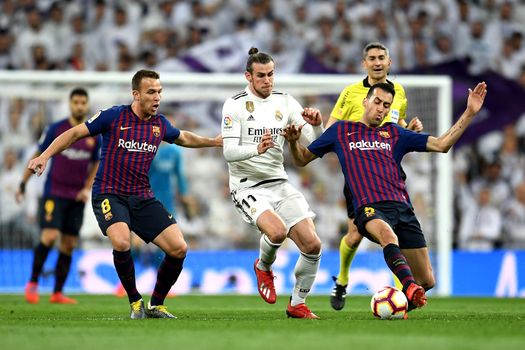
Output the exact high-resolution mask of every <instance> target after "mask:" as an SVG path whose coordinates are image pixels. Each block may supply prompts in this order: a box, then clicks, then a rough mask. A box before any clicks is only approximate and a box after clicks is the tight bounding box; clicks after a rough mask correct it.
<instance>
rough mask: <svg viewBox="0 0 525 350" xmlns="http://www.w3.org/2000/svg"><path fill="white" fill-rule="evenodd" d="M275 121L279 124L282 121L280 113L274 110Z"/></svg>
mask: <svg viewBox="0 0 525 350" xmlns="http://www.w3.org/2000/svg"><path fill="white" fill-rule="evenodd" d="M275 120H277V121H279V122H280V121H281V120H283V114H282V113H281V111H279V110H276V111H275Z"/></svg>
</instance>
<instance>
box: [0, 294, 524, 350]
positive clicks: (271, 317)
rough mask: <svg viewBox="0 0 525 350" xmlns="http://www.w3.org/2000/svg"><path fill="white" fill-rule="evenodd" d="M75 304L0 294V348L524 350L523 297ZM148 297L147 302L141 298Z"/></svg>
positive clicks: (85, 298)
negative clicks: (385, 317) (396, 311)
mask: <svg viewBox="0 0 525 350" xmlns="http://www.w3.org/2000/svg"><path fill="white" fill-rule="evenodd" d="M76 297H77V298H78V300H79V304H78V305H53V304H50V303H49V302H48V300H47V299H48V298H47V296H45V295H44V296H42V297H41V301H40V304H38V305H29V304H26V302H25V301H24V299H23V296H21V295H0V348H1V349H2V350H11V349H13V350H14V349H17V350H23V349H39V350H40V349H42V350H47V349H67V350H77V349H89V350H96V349H110V350H116V349H130V350H131V349H149V350H151V349H177V350H187V349H267V350H279V349H287V350H288V349H321V350H331V349H365V348H366V349H391V348H401V349H404V350H409V349H418V350H430V349H440V350H443V349H447V350H448V349H473V350H474V349H476V350H480V349H491V350H493V349H505V350H511V349H520V350H523V349H525V299H523V298H522V299H496V298H493V299H490V298H437V297H430V298H429V304H428V305H427V306H426V307H425V308H423V309H421V310H417V311H415V312H411V313H410V317H409V319H408V320H396V321H381V320H376V319H374V317H373V316H372V314H371V312H370V309H369V301H370V298H369V297H362V296H358V297H354V296H349V297H348V298H347V306H346V308H345V309H344V310H343V311H333V310H332V309H331V308H330V305H329V300H328V299H329V298H328V296H311V297H309V298H308V305H309V306H310V308H311V309H312V310H313V311H314V312H315V313H317V314H318V315H319V316H320V317H321V318H322V319H321V320H316V321H312V320H296V319H288V318H287V317H286V314H285V312H284V310H285V308H286V303H287V299H288V298H287V297H285V296H280V298H278V300H277V303H276V304H274V305H268V304H265V303H264V302H263V301H262V299H260V298H259V297H258V296H235V295H230V296H201V295H190V296H179V297H175V298H170V299H167V300H166V305H167V306H168V308H169V310H170V311H171V312H172V313H174V314H175V315H177V317H178V319H177V320H157V319H145V320H130V319H129V318H128V317H129V305H128V304H127V299H119V298H116V297H114V296H93V295H79V296H76ZM146 301H147V300H146Z"/></svg>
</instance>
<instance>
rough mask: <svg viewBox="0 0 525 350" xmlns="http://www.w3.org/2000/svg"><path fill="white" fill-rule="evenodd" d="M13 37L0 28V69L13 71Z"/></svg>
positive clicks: (7, 31)
mask: <svg viewBox="0 0 525 350" xmlns="http://www.w3.org/2000/svg"><path fill="white" fill-rule="evenodd" d="M12 49H13V36H12V35H11V33H10V32H9V30H7V29H4V28H1V27H0V69H14V68H15V65H14V62H15V61H14V57H13V54H14V53H13V52H12Z"/></svg>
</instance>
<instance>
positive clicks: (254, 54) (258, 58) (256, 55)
mask: <svg viewBox="0 0 525 350" xmlns="http://www.w3.org/2000/svg"><path fill="white" fill-rule="evenodd" d="M248 55H249V57H248V61H246V71H247V72H250V73H253V64H254V63H261V64H266V63H269V62H273V58H272V56H270V55H268V54H267V53H264V52H259V49H258V48H256V47H252V48H250V50H249V51H248Z"/></svg>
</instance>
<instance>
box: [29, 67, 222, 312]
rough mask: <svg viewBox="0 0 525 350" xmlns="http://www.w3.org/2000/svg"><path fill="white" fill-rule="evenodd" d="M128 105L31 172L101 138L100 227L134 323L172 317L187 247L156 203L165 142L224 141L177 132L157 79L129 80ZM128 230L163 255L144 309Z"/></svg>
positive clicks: (76, 134) (62, 141)
mask: <svg viewBox="0 0 525 350" xmlns="http://www.w3.org/2000/svg"><path fill="white" fill-rule="evenodd" d="M131 87H132V95H133V102H132V104H131V105H121V106H114V107H112V108H109V109H106V110H103V111H100V112H99V113H97V114H95V115H94V116H93V117H92V118H91V119H89V120H88V121H87V122H86V123H84V124H81V125H79V126H77V127H75V128H72V129H70V130H68V131H66V132H65V133H63V134H62V135H60V136H59V137H58V138H57V139H55V141H53V143H52V144H51V145H50V146H49V147H48V148H47V149H46V150H45V151H44V152H43V153H42V154H41V155H40V156H39V157H37V158H35V159H33V160H31V161H30V162H29V165H28V168H29V169H31V170H33V171H35V172H36V173H37V174H41V173H42V171H43V170H44V169H45V166H46V163H47V161H48V159H49V158H50V157H52V156H53V155H55V154H57V153H59V152H61V151H63V150H65V149H67V148H68V147H69V145H71V144H72V143H73V142H74V141H76V140H79V139H81V138H84V137H88V136H93V135H98V134H101V135H102V152H101V153H102V154H101V158H100V166H99V170H98V172H97V175H96V177H95V182H94V184H93V191H92V195H93V198H92V205H93V211H94V212H95V216H96V218H97V221H98V224H99V226H100V228H101V230H102V232H103V233H104V235H106V236H108V238H109V239H110V240H111V243H112V245H113V262H114V265H115V269H116V270H117V274H118V276H119V279H120V282H121V283H122V286H123V287H124V289H125V290H126V293H127V295H128V299H129V302H130V307H131V315H130V317H131V318H132V319H141V318H145V317H149V318H175V316H173V315H172V314H171V313H170V312H169V311H168V310H167V308H166V306H165V305H164V299H165V298H166V295H167V294H168V292H169V290H170V289H171V287H172V286H173V285H174V284H175V282H176V281H177V278H178V277H179V275H180V273H181V271H182V265H183V262H184V258H185V257H186V251H187V244H186V242H185V240H184V237H183V235H182V232H181V231H180V229H179V227H178V225H177V223H176V221H175V219H174V218H173V215H172V214H171V213H170V212H168V211H167V210H166V209H165V208H164V206H163V205H162V204H161V203H160V202H159V201H158V200H157V199H155V197H154V194H153V192H152V190H151V187H150V184H149V179H148V171H149V169H150V166H151V162H152V160H153V158H154V157H155V154H156V153H157V150H158V148H159V144H160V142H161V141H166V142H168V143H175V144H178V145H180V146H184V147H220V146H222V138H221V137H220V136H217V137H215V138H207V137H202V136H199V135H196V134H194V133H192V132H189V131H184V130H179V129H177V128H175V127H173V126H172V125H171V124H170V123H169V121H168V120H167V119H166V117H165V116H164V115H162V114H159V113H158V109H159V106H160V100H161V95H162V86H161V83H160V77H159V74H158V73H157V72H155V71H151V70H139V71H138V72H137V73H135V75H134V76H133V78H132V82H131ZM131 231H133V232H135V233H136V234H137V235H138V236H139V237H140V238H142V239H143V240H144V241H145V242H147V243H149V242H153V243H154V244H155V245H157V246H158V247H160V248H161V249H162V250H163V251H164V252H165V253H166V255H165V257H164V260H163V261H162V263H161V265H160V267H159V269H158V273H157V282H156V284H155V288H154V290H153V293H152V296H151V300H150V301H149V302H148V306H147V308H145V307H144V302H143V300H142V296H141V294H140V293H139V292H138V290H137V287H136V282H135V268H134V263H133V259H132V257H131V252H130V249H131Z"/></svg>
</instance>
